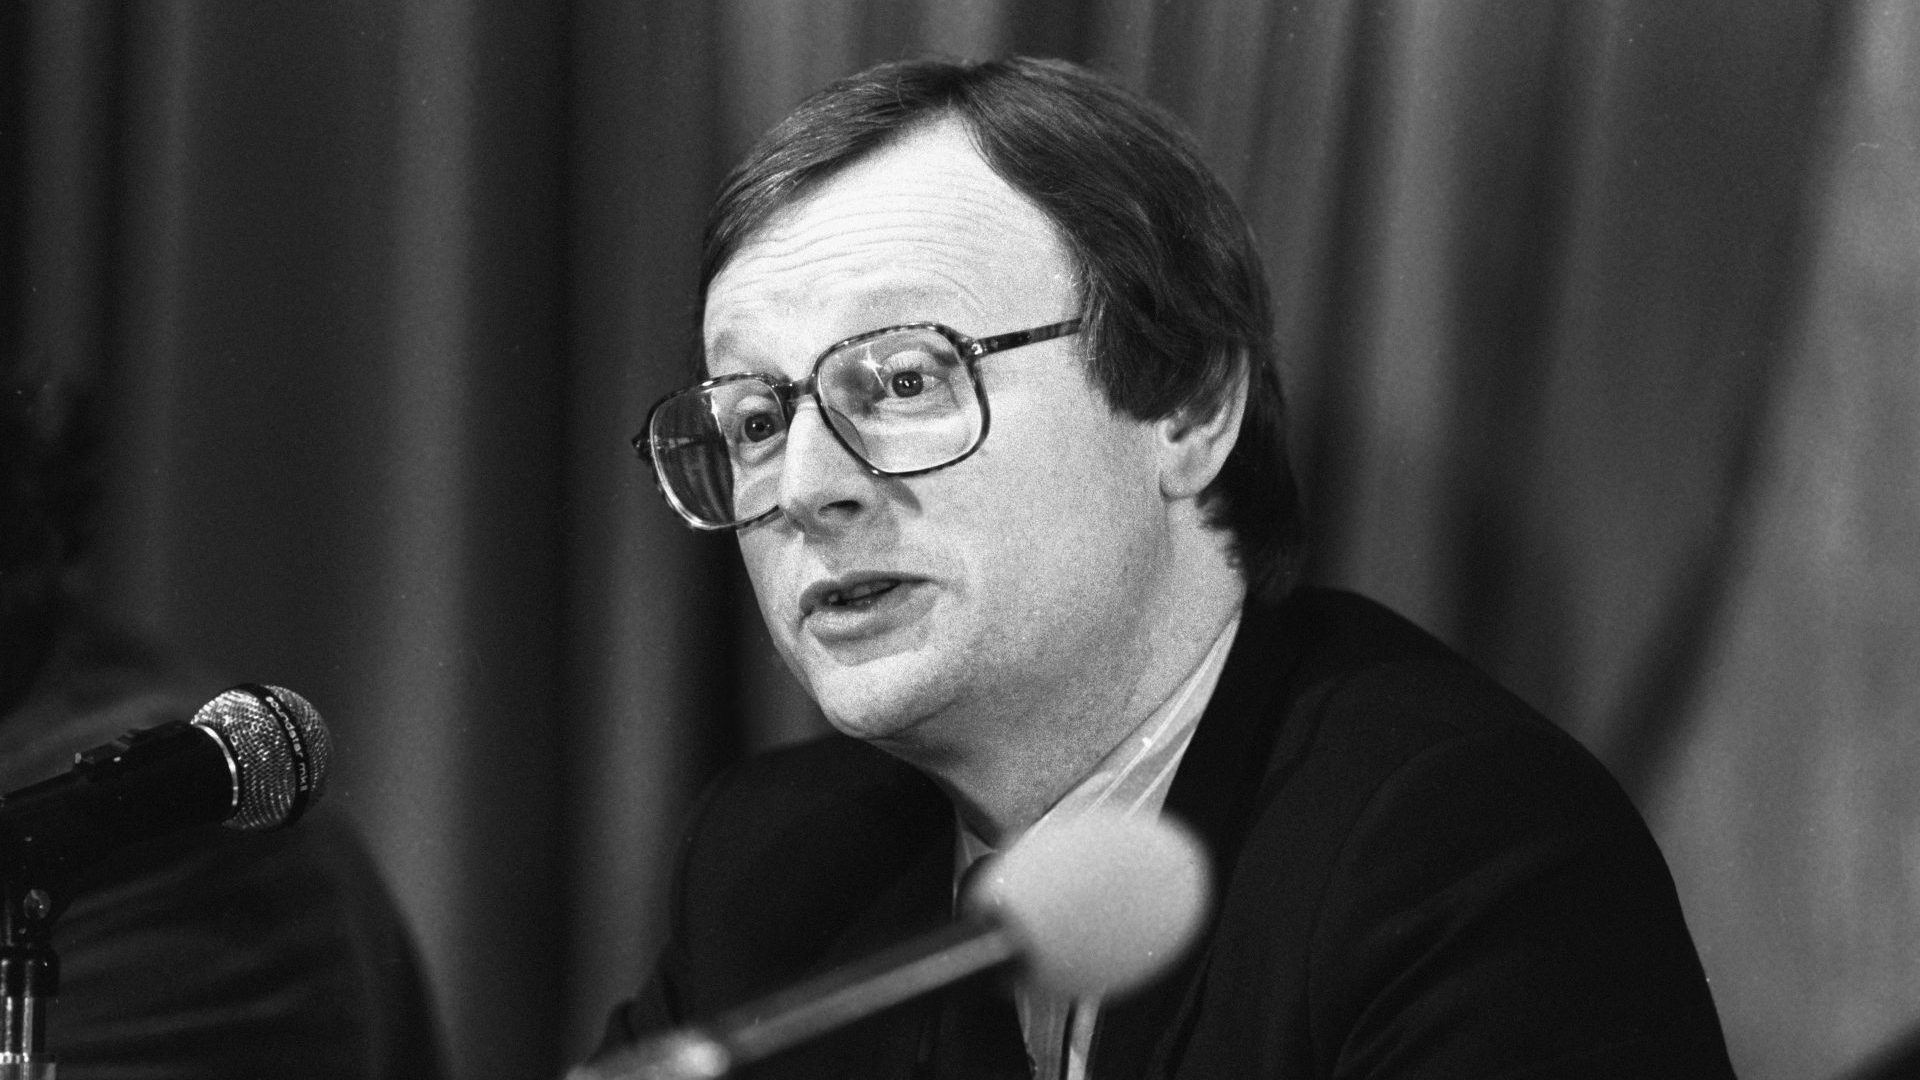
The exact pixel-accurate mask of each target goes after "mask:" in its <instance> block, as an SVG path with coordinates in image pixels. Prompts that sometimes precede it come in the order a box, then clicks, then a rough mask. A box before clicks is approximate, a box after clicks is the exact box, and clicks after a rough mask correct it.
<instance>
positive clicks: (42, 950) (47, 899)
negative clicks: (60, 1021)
mask: <svg viewBox="0 0 1920 1080" xmlns="http://www.w3.org/2000/svg"><path fill="white" fill-rule="evenodd" d="M54 914H55V912H54V903H53V899H52V897H51V896H49V895H48V893H47V891H46V890H45V889H39V888H29V887H27V886H26V885H25V884H24V883H23V882H22V881H20V880H19V879H18V877H16V876H12V875H10V876H9V877H8V880H7V882H6V898H5V908H4V910H0V930H4V941H0V1080H54V1060H53V1055H52V1054H51V1053H49V1052H48V1051H47V1010H48V1007H49V1006H50V1005H51V1004H52V1003H53V999H54V997H55V996H56V995H58V994H59V992H60V958H59V957H58V956H56V955H55V954H54V951H53V919H54Z"/></svg>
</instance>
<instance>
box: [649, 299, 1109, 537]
mask: <svg viewBox="0 0 1920 1080" xmlns="http://www.w3.org/2000/svg"><path fill="white" fill-rule="evenodd" d="M1083 321H1084V320H1082V319H1081V318H1079V317H1075V318H1072V319H1066V320H1063V321H1061V322H1056V323H1048V324H1046V325H1044V326H1035V327H1031V328H1029V329H1026V330H1012V331H1009V332H1007V333H1004V334H992V335H989V336H987V337H983V338H974V337H968V336H967V335H966V334H963V333H961V332H960V331H958V330H955V329H954V328H953V327H951V326H947V325H946V324H944V323H937V322H911V323H898V324H895V325H893V326H883V327H880V328H879V329H877V330H868V331H865V332H864V333H859V334H855V335H853V336H852V337H849V338H845V339H842V340H840V341H836V342H834V343H833V344H831V345H829V346H827V347H826V348H825V349H822V350H821V351H820V353H819V355H817V356H815V357H814V358H813V363H812V364H811V365H810V366H809V368H808V370H807V374H806V377H805V378H801V379H782V378H777V377H775V376H773V375H769V374H767V373H765V372H759V371H736V372H733V373H731V374H727V375H717V376H715V377H713V378H711V379H705V380H703V381H701V382H697V383H695V384H693V385H692V386H688V387H683V388H681V389H679V390H675V391H674V392H673V393H671V394H668V395H666V396H665V397H663V398H661V399H660V400H658V401H656V402H654V403H653V407H652V408H650V409H648V410H647V422H646V426H645V427H643V428H641V429H640V433H639V434H637V435H635V436H634V437H633V438H632V440H630V441H631V443H632V445H633V450H634V453H635V454H637V455H639V457H640V460H641V461H643V462H645V463H646V466H647V469H648V470H649V471H650V472H652V473H653V482H654V486H656V487H658V488H659V489H660V494H661V495H662V496H663V497H664V498H665V499H666V500H667V503H668V505H670V506H672V507H673V509H674V512H675V513H677V514H679V515H680V519H681V520H682V521H685V522H686V523H687V524H688V525H689V526H691V527H693V528H695V529H698V530H700V531H702V532H728V531H733V530H738V529H744V528H746V527H747V526H749V525H752V524H754V523H756V522H759V521H764V520H765V519H766V518H767V517H768V516H769V515H771V514H773V513H774V512H775V511H777V510H779V509H780V504H779V503H778V502H775V503H774V504H773V505H772V506H769V507H767V508H766V509H765V510H763V511H761V512H760V513H758V514H755V515H754V516H752V517H750V518H745V519H743V520H740V521H735V522H731V523H729V524H725V525H710V524H707V523H706V522H704V521H696V520H695V519H694V517H693V515H692V514H690V513H688V512H687V509H686V507H685V506H682V505H681V503H680V499H679V497H678V496H676V495H675V494H674V492H673V489H672V488H671V487H670V486H668V484H667V482H666V480H665V478H664V477H662V476H661V473H660V465H659V463H658V462H656V461H655V460H654V459H653V420H654V417H655V416H657V415H659V413H660V410H661V409H662V408H664V407H666V406H667V405H668V404H670V403H671V402H673V401H675V400H677V399H679V398H683V397H686V396H687V395H689V394H698V393H702V392H704V391H707V390H711V389H713V388H714V387H716V386H724V385H726V384H728V383H733V382H740V381H742V380H748V379H751V380H755V381H758V382H761V383H764V384H765V385H766V386H767V388H768V389H769V390H771V391H772V392H773V396H774V400H776V401H778V402H779V403H780V410H781V412H782V414H783V419H784V421H785V424H786V427H787V429H789V430H790V429H791V428H792V427H793V420H794V417H795V415H796V414H797V412H798V408H799V401H800V396H801V395H802V394H805V395H807V396H810V397H812V398H813V404H814V406H815V407H816V408H818V409H819V410H820V415H821V424H822V425H823V426H825V427H826V429H827V431H828V432H829V433H831V434H832V435H833V440H834V441H835V442H837V443H839V444H840V447H841V449H843V450H845V451H846V452H847V453H848V454H849V455H850V456H851V457H852V458H853V460H855V461H857V462H859V463H860V467H861V468H863V469H865V470H867V472H868V473H869V474H871V475H873V476H888V477H909V476H924V475H925V474H927V473H931V472H938V471H940V470H941V469H949V468H952V467H953V466H955V465H958V464H960V463H961V462H963V461H965V460H967V459H968V458H970V457H972V456H973V454H974V452H975V451H977V450H979V449H980V447H981V444H983V443H985V442H986V441H987V432H988V430H989V429H990V428H991V427H992V426H993V410H992V409H991V408H989V407H988V405H987V386H986V384H985V383H983V382H981V381H980V373H979V370H978V368H979V364H980V361H981V360H983V359H985V358H987V357H988V356H991V355H993V354H994V353H998V352H1006V351H1008V350H1011V349H1018V348H1021V347H1023V346H1026V345H1038V344H1039V343H1041V342H1043V341H1052V340H1054V339H1055V338H1063V337H1069V336H1071V335H1073V334H1077V333H1079V332H1080V328H1081V323H1082V322H1083ZM909 330H930V331H932V332H934V333H936V334H939V335H940V336H941V337H943V338H945V339H946V340H947V343H948V344H950V345H952V346H953V347H954V349H955V351H957V352H958V353H959V354H960V358H961V359H962V360H964V361H966V364H967V377H968V378H969V379H972V380H973V395H974V398H975V399H976V400H977V401H978V402H979V404H980V432H979V434H977V435H975V436H974V438H973V441H972V442H971V443H969V444H968V445H967V448H966V449H965V450H963V451H961V452H960V453H959V454H957V455H955V456H954V457H952V458H950V459H948V460H946V461H943V462H941V463H940V464H938V465H928V466H925V467H924V468H918V469H901V470H889V469H882V468H880V467H879V466H877V465H875V464H874V463H873V462H871V461H868V460H867V458H866V455H864V454H862V453H861V452H860V451H858V450H856V449H854V447H853V445H852V444H851V443H849V442H848V441H847V438H846V436H844V435H842V434H840V429H839V428H837V427H835V426H834V424H833V421H831V420H829V419H827V418H826V416H827V403H826V401H825V400H824V399H823V398H821V396H820V366H821V365H822V364H824V363H826V362H827V358H828V357H830V356H832V355H833V354H835V353H837V352H839V351H841V350H842V349H848V348H852V347H853V346H855V345H858V344H860V343H861V342H864V341H872V340H873V339H875V338H880V337H885V336H886V335H888V334H897V333H901V332H903V331H909ZM781 452H782V454H784V453H785V450H784V449H783V450H782V451H781Z"/></svg>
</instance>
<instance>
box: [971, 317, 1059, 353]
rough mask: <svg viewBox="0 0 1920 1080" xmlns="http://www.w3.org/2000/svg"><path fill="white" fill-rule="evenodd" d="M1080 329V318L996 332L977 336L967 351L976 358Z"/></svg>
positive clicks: (1036, 342)
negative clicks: (1004, 332) (1025, 328)
mask: <svg viewBox="0 0 1920 1080" xmlns="http://www.w3.org/2000/svg"><path fill="white" fill-rule="evenodd" d="M1078 329H1080V320H1079V319H1068V320H1067V321H1066V322H1057V323H1053V324H1052V325H1049V326H1036V327H1034V328H1033V329H1031V330H1015V331H1013V332H1012V333H1010V334H995V335H994V336H992V337H984V338H975V339H974V340H973V343H972V344H971V345H969V346H968V347H967V352H968V354H969V355H972V356H974V357H976V358H977V357H982V356H985V355H987V354H988V353H996V352H1001V351H1003V350H1006V349H1017V348H1019V347H1020V346H1022V345H1036V344H1039V343H1040V342H1042V341H1051V340H1053V339H1054V338H1057V337H1065V336H1067V335H1068V334H1071V333H1073V332H1074V331H1076V330H1078Z"/></svg>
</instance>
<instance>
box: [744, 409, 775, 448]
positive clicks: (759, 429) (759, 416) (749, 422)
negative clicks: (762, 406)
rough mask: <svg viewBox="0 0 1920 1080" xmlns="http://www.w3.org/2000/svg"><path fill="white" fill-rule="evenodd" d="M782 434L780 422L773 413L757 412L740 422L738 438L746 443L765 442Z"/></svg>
mask: <svg viewBox="0 0 1920 1080" xmlns="http://www.w3.org/2000/svg"><path fill="white" fill-rule="evenodd" d="M778 434H780V422H779V420H778V419H777V418H776V417H775V416H774V415H773V414H772V413H771V412H765V411H762V412H756V413H752V414H750V415H748V416H746V417H743V418H742V419H741V421H740V426H739V430H738V436H739V438H740V439H741V440H742V441H745V442H756V443H757V442H765V441H766V440H768V439H771V438H773V437H774V436H775V435H778Z"/></svg>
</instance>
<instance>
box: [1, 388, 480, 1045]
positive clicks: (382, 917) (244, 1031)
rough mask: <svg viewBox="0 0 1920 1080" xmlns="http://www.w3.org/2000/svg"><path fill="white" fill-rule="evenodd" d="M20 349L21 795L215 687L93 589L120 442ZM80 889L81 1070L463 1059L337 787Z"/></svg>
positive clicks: (69, 977) (63, 942) (14, 462)
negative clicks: (101, 472)
mask: <svg viewBox="0 0 1920 1080" xmlns="http://www.w3.org/2000/svg"><path fill="white" fill-rule="evenodd" d="M3 362H4V364H5V369H4V370H0V791H4V792H12V791H16V790H18V789H19V788H21V787H24V786H26V785H28V784H31V783H34V782H36V781H40V780H43V779H46V778H48V777H51V776H55V775H58V774H61V773H63V772H65V771H66V770H67V769H68V767H70V766H71V765H72V763H73V757H74V754H75V753H76V752H77V751H80V750H85V749H87V748H90V747H94V746H98V745H101V744H103V743H106V742H110V741H112V740H113V739H115V738H116V737H118V736H119V735H121V734H123V733H125V732H127V731H131V730H136V729H144V728H149V727H153V726H156V725H159V724H162V723H166V722H169V721H173V720H180V719H187V718H190V717H191V716H192V715H193V714H194V712H195V711H196V710H197V709H198V707H199V706H200V705H201V704H202V703H203V702H204V700H205V699H206V698H207V697H209V696H210V694H209V693H208V692H207V691H208V687H209V682H208V680H207V679H206V678H205V677H204V676H203V675H199V674H196V673H195V672H194V671H193V670H192V669H190V668H189V667H188V666H187V665H186V664H185V663H183V662H182V661H181V660H180V659H179V658H176V657H173V656H170V655H169V654H168V651H167V650H166V649H165V648H164V646H163V645H160V644H156V643H154V642H150V641H146V640H143V639H142V638H141V637H139V636H137V635H135V634H133V633H130V632H128V631H127V630H125V629H123V628H121V627H119V626H116V625H114V624H113V623H112V622H111V621H109V620H108V619H107V618H105V617H103V615H102V614H101V613H100V612H99V610H97V608H96V606H95V605H94V604H92V603H90V602H89V601H88V599H87V597H86V596H85V589H84V587H83V586H82V584H81V576H82V575H81V568H82V562H83V559H84V557H85V555H86V552H87V534H88V527H89V517H90V510H91V506H92V502H93V495H94V491H95V488H96V487H97V483H96V481H97V469H98V462H97V460H96V451H98V450H99V449H100V446H99V442H100V440H99V439H98V438H96V434H97V433H96V431H95V430H94V425H93V424H92V422H91V419H90V417H91V415H92V413H91V411H90V410H89V408H88V403H89V395H86V394H82V393H79V392H76V391H75V390H73V389H72V388H71V387H69V386H67V385H66V384H65V383H63V381H62V380H60V379H59V378H56V377H54V376H52V375H51V374H49V373H46V372H40V371H36V370H34V368H33V366H32V365H31V363H30V362H29V361H24V360H22V359H20V358H17V357H8V358H3ZM212 685H213V687H214V688H215V689H218V687H219V684H218V683H213V684H212ZM70 891H71V895H72V906H71V907H70V908H68V909H66V910H65V912H64V913H62V914H61V915H60V916H59V918H58V921H57V922H56V923H55V926H54V932H53V935H52V945H53V950H54V952H55V954H56V955H57V956H58V958H59V963H60V977H59V997H58V1000H57V1001H55V1002H54V1003H53V1005H52V1007H51V1009H50V1018H49V1022H48V1028H47V1033H46V1048H47V1050H48V1051H50V1052H51V1053H52V1054H53V1056H54V1057H55V1058H56V1059H57V1061H58V1063H59V1064H58V1069H59V1076H60V1077H61V1080H95V1078H100V1080H105V1078H113V1077H140V1078H153V1080H160V1078H177V1080H210V1078H232V1080H242V1078H245V1080H261V1078H268V1077H271V1078H275V1080H287V1078H296V1077H307V1078H311V1080H352V1078H364V1080H419V1078H425V1080H433V1078H435V1077H438V1076H441V1075H442V1073H443V1067H442V1064H441V1049H440V1045H439V1037H438V1034H437V1027H436V1023H435V1020H434V1017H433V1015H432V1011H431V1008H430V1005H429V1000H428V995H427V992H426V987H425V985H424V982H423V979H422V974H421V970H420V968H419V965H418V963H417V960H416V956H415V952H414V947H413V943H412V940H411V937H410V935H409V932H408V930H407V928H406V927H405V925H404V924H403V923H402V921H401V919H400V915H399V913H398V911H397V909H396V908H395V906H394V903H393V901H392V898H391V897H390V895H389V894H388V892H387V889H386V886H385V884H384V883H383V882H382V880H381V879H380V877H379V875H378V873H377V872H376V870H375V868H374V866H373V864H372V862H371V861H370V859H369V857H368V855H367V853H366V851H365V850H364V848H363V846H362V844H361V841H360V840H359V838H358V837H357V836H356V835H355V834H354V833H353V831H352V830H351V829H350V828H349V826H348V823H347V821H346V819H345V817H344V816H343V815H342V814H341V813H340V812H339V809H338V808H337V807H330V806H328V805H327V804H326V802H325V801H324V800H323V801H322V802H320V803H319V804H318V806H317V807H316V808H314V809H313V810H312V811H311V812H309V813H307V814H306V815H305V816H304V817H303V818H302V819H301V820H300V821H299V823H298V824H297V825H294V826H292V827H290V828H284V829H281V830H278V831H269V832H253V833H237V832H234V831H232V830H228V829H226V828H223V827H222V826H220V825H205V826H200V827H196V828H192V829H188V830H185V831H182V832H177V833H174V834H172V835H169V836H165V837H162V838H159V839H156V840H150V841H146V842H142V843H137V844H132V845H128V846H126V847H123V848H120V849H119V850H117V851H114V852H112V853H111V854H109V855H108V856H107V857H105V858H104V859H102V860H101V861H99V862H97V863H95V864H94V865H92V866H91V867H90V868H88V869H86V870H84V871H83V872H82V874H81V875H80V876H79V877H78V879H77V880H75V881H74V882H73V883H72V887H71V890H70Z"/></svg>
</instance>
